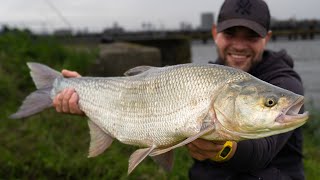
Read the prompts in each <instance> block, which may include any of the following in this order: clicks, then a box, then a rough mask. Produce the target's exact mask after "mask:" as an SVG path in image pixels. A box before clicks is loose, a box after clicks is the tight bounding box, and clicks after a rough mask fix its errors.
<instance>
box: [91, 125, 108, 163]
mask: <svg viewBox="0 0 320 180" xmlns="http://www.w3.org/2000/svg"><path fill="white" fill-rule="evenodd" d="M88 125H89V129H90V136H91V141H90V148H89V155H88V157H95V156H98V155H99V154H101V153H103V151H105V150H106V149H107V148H108V147H109V146H110V145H111V144H112V141H113V137H111V136H110V135H109V134H107V133H106V132H104V131H102V129H100V127H99V126H97V125H96V124H95V123H94V122H92V121H91V120H89V121H88Z"/></svg>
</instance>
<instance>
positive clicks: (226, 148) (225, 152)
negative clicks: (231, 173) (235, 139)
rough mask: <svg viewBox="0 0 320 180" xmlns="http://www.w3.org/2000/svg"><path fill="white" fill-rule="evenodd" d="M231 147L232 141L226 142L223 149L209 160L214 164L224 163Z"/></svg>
mask: <svg viewBox="0 0 320 180" xmlns="http://www.w3.org/2000/svg"><path fill="white" fill-rule="evenodd" d="M232 145H233V143H232V141H227V142H226V143H224V145H223V148H222V149H221V150H220V151H219V152H218V153H217V155H216V156H215V157H213V158H211V160H213V161H216V162H222V161H225V160H226V159H227V158H228V157H229V155H230V154H231V152H232Z"/></svg>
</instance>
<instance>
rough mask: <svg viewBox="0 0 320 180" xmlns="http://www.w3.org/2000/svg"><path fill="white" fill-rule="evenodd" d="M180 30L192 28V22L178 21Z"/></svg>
mask: <svg viewBox="0 0 320 180" xmlns="http://www.w3.org/2000/svg"><path fill="white" fill-rule="evenodd" d="M180 30H181V31H191V30H192V24H191V23H188V22H181V23H180Z"/></svg>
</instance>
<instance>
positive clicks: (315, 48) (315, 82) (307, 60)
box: [191, 39, 320, 110]
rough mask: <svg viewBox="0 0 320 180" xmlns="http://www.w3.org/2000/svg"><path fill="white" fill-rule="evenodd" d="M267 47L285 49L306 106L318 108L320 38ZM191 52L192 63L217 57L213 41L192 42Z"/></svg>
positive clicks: (201, 62) (278, 43) (285, 41)
mask: <svg viewBox="0 0 320 180" xmlns="http://www.w3.org/2000/svg"><path fill="white" fill-rule="evenodd" d="M267 48H268V49H272V50H276V51H278V50H280V49H285V50H287V52H288V54H289V55H290V56H291V57H292V58H293V59H294V61H295V67H294V69H295V70H296V71H297V72H298V73H299V74H300V76H301V78H302V80H303V85H304V89H305V97H306V105H307V107H308V108H311V107H313V108H316V109H318V110H320V39H316V40H297V41H287V40H281V41H276V42H269V44H268V46H267ZM191 53H192V62H193V63H200V64H206V63H207V62H208V61H210V60H211V61H214V60H215V59H216V57H217V52H216V48H215V45H214V43H213V42H209V43H207V44H202V43H198V42H194V43H193V44H192V47H191Z"/></svg>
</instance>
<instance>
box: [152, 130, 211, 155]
mask: <svg viewBox="0 0 320 180" xmlns="http://www.w3.org/2000/svg"><path fill="white" fill-rule="evenodd" d="M214 129H215V126H214V125H213V124H210V125H208V126H207V127H204V128H203V129H201V131H200V132H199V133H197V134H195V135H194V136H190V137H188V138H187V139H185V140H184V141H182V142H180V143H179V144H176V145H174V146H171V147H169V148H166V149H156V150H154V151H152V152H151V153H150V156H157V155H160V154H163V153H166V152H168V151H170V150H172V149H175V148H177V147H181V146H184V145H186V144H188V143H190V142H192V141H194V140H196V139H198V138H199V137H201V136H203V135H205V134H207V133H208V132H210V131H213V130H214Z"/></svg>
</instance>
